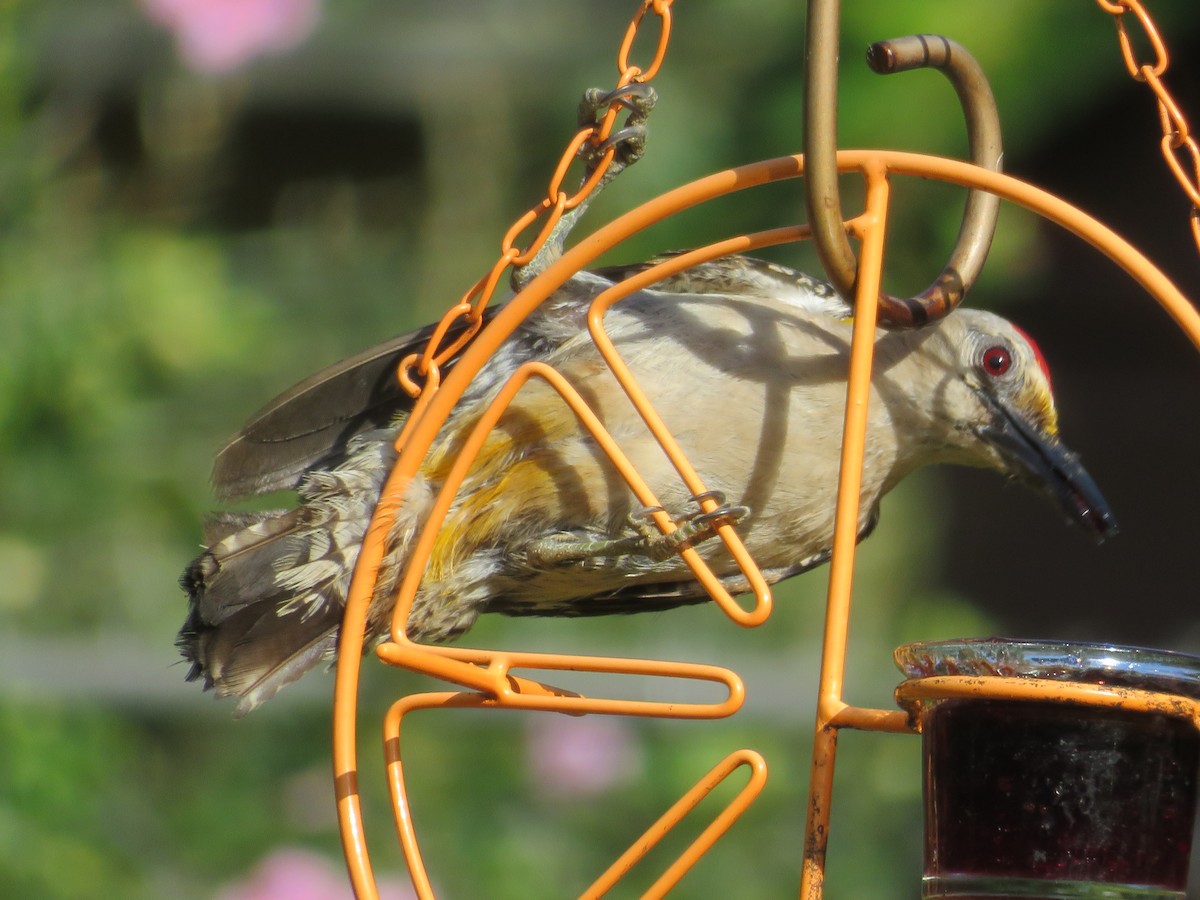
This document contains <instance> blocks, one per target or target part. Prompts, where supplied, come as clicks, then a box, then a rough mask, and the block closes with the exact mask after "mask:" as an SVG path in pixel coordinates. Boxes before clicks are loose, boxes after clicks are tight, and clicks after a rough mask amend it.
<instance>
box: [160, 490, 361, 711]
mask: <svg viewBox="0 0 1200 900" xmlns="http://www.w3.org/2000/svg"><path fill="white" fill-rule="evenodd" d="M303 512H304V510H303V508H301V509H296V510H289V511H284V512H269V513H242V514H237V515H221V516H219V517H216V518H214V519H212V520H211V521H210V522H209V523H208V525H207V527H206V536H207V538H208V540H209V542H210V545H209V548H208V549H207V550H205V551H204V553H202V554H201V555H200V556H199V557H197V558H196V559H195V560H194V561H193V562H192V564H191V565H190V566H189V567H188V568H187V570H186V571H185V572H184V574H183V578H182V579H181V584H182V585H183V588H184V590H185V591H187V593H188V598H189V612H188V617H187V620H186V621H185V622H184V625H183V628H182V629H181V630H180V632H179V636H178V638H177V640H176V645H177V646H178V647H179V649H180V652H181V653H182V654H183V656H184V658H185V659H186V660H188V661H189V662H190V663H191V664H192V668H191V670H190V671H189V673H188V676H187V678H188V680H189V681H194V680H196V679H201V678H202V679H203V680H204V687H205V689H206V690H208V689H213V690H215V692H216V694H217V696H219V697H229V696H238V697H241V698H242V700H241V702H240V703H239V705H238V707H237V710H236V711H235V713H234V714H235V715H236V716H241V715H245V714H246V713H247V712H249V711H250V710H252V709H254V708H255V707H256V706H258V705H259V704H260V703H262V702H263V701H265V700H266V699H268V698H269V697H271V696H273V695H274V694H275V693H276V692H277V691H278V690H279V689H280V688H281V687H283V686H284V685H286V684H289V683H290V682H292V681H295V680H296V679H297V678H299V677H300V676H301V675H302V674H303V673H304V672H305V671H307V670H308V669H310V668H312V667H313V666H315V665H316V664H317V663H319V662H320V661H321V660H322V659H325V658H328V657H330V656H332V654H333V651H334V649H335V646H336V642H337V630H338V626H339V625H340V623H341V615H342V608H343V603H342V596H341V594H342V587H341V585H340V579H339V577H338V575H339V574H340V573H341V572H342V571H343V567H341V566H332V565H331V566H327V567H325V569H324V570H321V569H320V567H317V566H314V564H313V563H311V562H307V565H308V568H309V571H324V572H325V573H326V574H325V575H324V577H313V578H311V579H304V581H305V583H304V584H303V585H300V584H298V583H297V582H298V580H299V579H297V577H296V574H295V568H296V565H297V561H298V560H305V561H307V560H309V559H310V558H311V557H312V556H313V555H314V547H313V546H310V545H312V544H314V543H315V544H316V545H318V546H317V547H316V548H315V549H316V551H317V552H318V554H319V551H320V549H323V548H324V544H323V542H322V541H320V540H317V541H315V542H314V541H313V540H311V538H312V535H313V533H312V532H306V531H305V527H306V526H305V520H304V516H303ZM318 534H319V532H318ZM302 571H303V570H302Z"/></svg>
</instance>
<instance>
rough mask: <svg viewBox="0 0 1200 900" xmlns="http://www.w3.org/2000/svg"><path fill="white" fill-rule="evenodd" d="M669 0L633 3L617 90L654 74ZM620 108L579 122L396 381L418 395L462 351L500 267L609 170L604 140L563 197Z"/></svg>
mask: <svg viewBox="0 0 1200 900" xmlns="http://www.w3.org/2000/svg"><path fill="white" fill-rule="evenodd" d="M673 2H674V0H643V2H642V5H641V6H640V7H638V11H637V12H636V13H635V14H634V16H633V19H632V21H630V23H629V27H628V28H627V29H626V31H625V38H624V40H622V41H621V47H620V50H618V51H617V75H618V77H617V84H616V88H617V89H620V88H623V87H625V86H626V85H630V84H634V83H639V84H644V83H646V82H649V81H650V79H652V78H653V77H654V76H655V75H657V74H658V70H659V69H660V68H661V67H662V63H663V59H664V58H665V57H666V54H667V44H668V43H669V41H670V38H671V4H672V3H673ZM649 12H653V13H654V15H655V16H657V17H658V25H659V31H658V40H657V42H656V44H655V49H654V58H653V59H652V60H651V61H650V63H649V64H648V65H647V66H646V67H645V68H642V67H641V66H638V65H636V64H634V63H631V62H630V61H629V56H630V53H631V52H632V50H633V43H634V41H635V40H636V39H637V36H638V29H639V28H640V27H641V25H642V20H643V19H644V18H645V17H646V14H647V13H649ZM621 106H622V103H621V101H620V99H619V98H615V99H613V100H612V101H611V102H610V103H609V105H608V109H607V110H605V111H604V112H603V114H600V113H597V118H596V120H595V121H594V122H591V123H589V124H586V125H581V127H580V129H579V131H577V132H576V133H575V136H574V137H573V138H571V140H570V142H569V143H568V144H567V148H566V150H564V151H563V154H562V157H561V158H560V159H559V161H558V165H557V166H555V167H554V174H553V175H551V177H550V184H549V186H548V187H547V188H546V196H545V197H543V198H542V199H541V200H540V201H538V202H537V203H536V204H534V205H533V207H531V208H530V209H529V210H527V211H526V212H525V213H524V214H523V215H521V216H520V217H519V218H518V219H517V220H516V221H515V222H513V224H512V227H511V228H509V229H508V231H507V232H506V233H505V235H504V238H503V240H502V241H501V242H500V258H499V259H497V260H496V262H495V263H494V264H493V265H492V267H491V269H490V270H488V273H487V274H486V275H484V276H483V277H482V278H480V279H479V281H477V282H475V284H474V285H473V286H472V287H471V289H470V290H468V291H467V292H466V294H464V295H463V298H462V300H460V301H459V302H458V303H457V304H456V305H455V306H453V307H451V308H450V310H449V311H447V313H446V314H445V316H443V317H442V320H441V321H440V322H439V323H438V326H437V329H436V330H435V331H434V333H433V336H432V337H430V339H429V343H428V344H427V345H426V346H425V350H424V352H422V353H420V354H416V353H414V354H412V355H411V356H408V357H406V358H405V359H404V361H403V362H401V364H400V376H399V377H400V384H401V385H402V386H403V387H404V389H405V390H406V391H408V393H409V394H410V395H412V396H413V397H416V396H418V395H419V394H420V392H421V390H422V387H423V385H424V382H425V380H426V378H427V376H428V375H429V372H430V370H431V369H433V368H437V367H440V366H442V365H444V364H445V362H446V360H448V359H450V358H451V357H452V356H454V355H455V354H456V353H458V352H459V351H460V350H462V348H463V347H465V346H466V345H467V344H468V343H470V341H471V339H472V338H473V337H475V335H476V334H478V333H479V329H480V327H482V325H483V310H484V307H486V306H487V305H488V303H490V302H491V299H492V294H493V293H494V292H495V290H496V285H497V284H499V283H500V278H501V276H502V275H503V274H504V273H505V271H507V270H508V268H509V267H510V266H520V265H524V264H525V263H527V262H529V261H530V260H531V259H533V258H534V256H536V255H537V252H538V251H539V250H541V248H542V246H543V245H544V244H545V243H546V240H547V238H549V237H550V233H551V232H552V231H553V230H554V226H555V225H557V224H558V221H559V219H561V218H562V216H563V213H565V212H567V211H568V210H572V209H574V208H575V207H577V206H578V205H579V204H580V203H582V202H583V201H584V200H585V199H586V198H587V197H588V196H589V195H590V194H591V193H592V191H593V190H595V189H596V185H597V184H599V183H600V181H601V179H602V178H603V177H604V175H605V173H606V172H608V170H609V167H610V166H611V165H612V161H613V159H614V157H615V156H616V152H617V143H616V142H612V143H609V144H608V146H607V149H605V150H604V152H603V154H601V155H600V157H599V158H598V159H597V160H596V161H595V162H594V163H593V165H594V168H593V169H592V171H591V173H590V174H589V175H588V178H587V180H586V181H585V182H584V183H583V184H582V185H580V187H579V189H578V190H577V191H576V192H575V193H574V194H570V195H568V194H567V192H566V191H564V190H563V186H562V185H563V181H565V180H566V177H567V173H568V171H570V169H571V163H572V162H574V161H575V160H576V158H577V157H578V156H579V151H580V150H581V149H582V148H583V146H584V144H587V143H590V144H591V145H592V146H593V147H594V148H596V149H600V148H601V147H604V146H605V143H606V142H607V141H608V139H609V137H610V135H611V134H612V130H613V126H614V125H615V124H616V121H617V116H618V115H619V114H620V111H621ZM543 216H545V217H546V221H545V222H543V223H542V225H541V229H540V230H539V231H538V233H537V235H536V236H535V237H534V239H533V241H532V243H530V244H529V246H528V247H526V248H525V249H524V250H521V249H518V247H517V239H518V238H519V237H520V236H521V234H522V233H523V232H524V231H525V230H526V229H527V228H529V226H530V225H532V224H534V223H535V222H537V220H538V219H540V218H542V217H543ZM460 319H461V320H463V322H464V323H465V325H466V328H465V329H464V330H463V331H462V332H461V333H460V334H458V335H457V336H456V337H455V339H454V340H453V341H451V342H450V344H449V345H448V346H445V347H443V346H442V341H443V340H444V339H445V337H446V334H447V333H449V332H450V330H451V329H452V328H453V326H454V325H455V324H456V323H458V321H459V320H460Z"/></svg>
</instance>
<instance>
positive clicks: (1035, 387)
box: [917, 309, 1117, 541]
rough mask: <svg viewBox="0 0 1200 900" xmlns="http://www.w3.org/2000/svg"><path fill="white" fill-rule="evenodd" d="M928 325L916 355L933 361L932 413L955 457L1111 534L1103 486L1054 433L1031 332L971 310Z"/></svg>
mask: <svg viewBox="0 0 1200 900" xmlns="http://www.w3.org/2000/svg"><path fill="white" fill-rule="evenodd" d="M931 331H933V332H934V333H933V334H931V335H930V337H929V339H928V340H922V342H921V343H922V346H921V349H920V350H919V351H918V354H917V355H919V356H922V357H924V358H925V359H926V364H927V365H929V364H931V365H932V371H933V375H934V379H935V385H934V389H933V397H934V401H933V409H932V410H930V412H931V414H932V415H933V416H934V417H935V419H938V420H940V422H938V423H937V425H938V426H940V427H938V428H937V429H936V430H937V431H940V432H941V434H943V435H944V436H945V437H946V440H947V441H948V443H949V445H950V448H951V456H952V458H953V461H954V462H959V463H965V464H968V465H975V466H983V467H986V468H991V469H995V470H997V471H999V472H1002V473H1004V474H1006V475H1009V476H1010V477H1012V478H1013V479H1014V480H1016V481H1020V482H1022V483H1025V484H1027V485H1029V486H1031V487H1033V488H1035V489H1037V490H1040V491H1041V492H1043V493H1045V494H1047V495H1049V496H1050V497H1051V498H1052V499H1053V500H1054V501H1055V502H1056V503H1057V504H1058V505H1059V506H1060V507H1061V508H1062V510H1063V511H1064V512H1065V513H1066V514H1067V517H1068V518H1069V519H1070V520H1072V521H1075V522H1078V523H1079V524H1080V525H1083V526H1084V527H1085V528H1088V529H1089V530H1090V531H1091V532H1092V533H1093V534H1094V535H1095V536H1096V538H1097V540H1100V541H1103V540H1104V539H1105V538H1107V537H1110V536H1112V535H1114V534H1116V531H1117V523H1116V520H1115V519H1114V517H1113V515H1112V512H1111V511H1110V510H1109V507H1108V503H1107V502H1106V501H1105V499H1104V497H1103V495H1102V494H1101V493H1100V489H1099V488H1098V487H1097V486H1096V483H1095V482H1094V481H1093V480H1092V478H1091V476H1090V475H1088V473H1087V471H1086V470H1085V469H1084V468H1083V466H1082V465H1081V464H1080V462H1079V458H1078V457H1077V456H1076V455H1075V454H1074V453H1072V452H1071V451H1070V450H1069V449H1068V448H1067V447H1066V446H1065V445H1064V444H1063V443H1062V440H1061V439H1060V438H1059V433H1058V412H1057V410H1056V409H1055V404H1054V395H1053V393H1052V392H1051V388H1050V370H1049V367H1048V366H1047V365H1046V361H1045V358H1044V357H1043V356H1042V353H1041V351H1040V350H1039V349H1038V346H1037V344H1036V343H1034V341H1033V339H1032V338H1030V337H1029V336H1028V335H1027V334H1025V333H1024V332H1023V331H1021V330H1020V329H1019V328H1017V327H1016V326H1014V325H1013V324H1012V323H1010V322H1007V321H1005V320H1004V319H1002V318H1000V317H999V316H996V315H993V314H992V313H988V312H985V311H982V310H976V309H959V310H957V311H956V312H955V313H953V314H951V315H950V316H948V317H947V318H946V319H945V320H943V323H941V326H940V327H939V328H937V329H931Z"/></svg>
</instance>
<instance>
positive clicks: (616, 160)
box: [579, 81, 658, 189]
mask: <svg viewBox="0 0 1200 900" xmlns="http://www.w3.org/2000/svg"><path fill="white" fill-rule="evenodd" d="M657 102H658V92H657V91H655V90H654V88H652V87H651V86H650V85H648V84H646V83H645V82H641V81H633V82H630V83H629V84H625V85H622V86H621V87H619V88H615V89H614V90H611V91H605V90H604V89H602V88H588V89H587V90H586V91H584V92H583V99H582V100H580V101H579V127H580V128H589V127H592V128H596V127H599V126H600V125H601V124H603V122H604V120H605V119H606V118H607V117H608V115H609V114H610V111H611V113H612V114H613V115H614V116H615V115H617V114H618V113H619V111H620V110H621V109H627V110H629V115H628V116H627V117H626V118H625V124H624V125H623V126H622V127H621V128H620V129H618V130H617V131H613V132H610V133H609V136H608V137H607V138H605V139H604V140H602V141H598V142H596V143H594V144H593V143H592V142H591V141H588V142H586V143H585V144H584V145H583V147H581V148H580V150H579V155H580V157H581V158H583V159H584V160H586V161H587V163H588V172H589V174H590V173H591V172H592V171H593V169H594V168H595V165H596V164H597V163H598V162H599V161H600V160H601V159H602V158H603V157H604V155H605V154H606V153H607V152H608V149H609V148H610V147H615V148H616V153H615V154H614V156H613V165H612V166H611V167H610V168H609V171H608V173H607V174H606V176H605V177H606V180H611V179H612V178H615V177H616V176H617V174H619V173H620V171H621V169H623V168H625V167H627V166H630V165H632V164H633V163H635V162H637V161H638V160H639V159H641V157H642V153H644V152H645V149H646V120H647V119H648V118H649V116H650V111H651V110H652V109H654V104H655V103H657ZM597 189H599V185H598V186H597Z"/></svg>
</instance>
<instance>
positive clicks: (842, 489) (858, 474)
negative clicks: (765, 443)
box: [800, 163, 888, 900]
mask: <svg viewBox="0 0 1200 900" xmlns="http://www.w3.org/2000/svg"><path fill="white" fill-rule="evenodd" d="M863 173H864V175H865V176H866V178H867V203H866V212H865V213H864V214H863V215H862V216H861V217H859V219H857V220H856V227H855V230H856V231H857V232H858V234H859V237H860V238H861V240H862V250H861V252H860V257H859V263H858V277H857V281H856V285H855V298H854V332H853V336H852V337H851V343H850V376H849V383H848V385H847V388H846V415H845V425H844V428H843V432H842V435H843V437H842V458H841V470H840V472H839V475H838V494H837V511H836V514H835V519H834V532H833V555H832V557H831V559H830V563H829V566H830V570H829V594H828V599H827V601H826V607H825V640H824V647H823V651H822V654H821V680H820V685H819V688H818V693H817V724H816V729H815V735H814V740H813V761H812V777H811V781H810V783H809V803H808V823H807V826H806V829H805V835H806V837H805V846H804V861H803V866H804V868H803V872H802V875H801V887H800V894H801V897H804V898H810V900H816V898H818V897H820V896H821V893H822V890H823V885H824V880H825V851H826V848H827V847H828V841H829V812H830V802H831V800H832V795H833V769H834V761H835V759H836V756H837V729H836V728H835V727H833V726H832V725H831V724H830V721H831V720H832V719H833V717H834V716H835V715H836V714H837V713H838V712H840V710H841V709H842V708H843V707H844V706H845V704H844V703H843V702H842V684H843V680H844V676H845V669H846V640H847V631H848V628H849V618H850V591H851V586H852V584H853V579H854V548H855V544H856V543H857V541H858V519H859V506H860V503H861V501H860V495H861V489H862V468H863V452H864V450H865V448H866V438H867V404H868V402H869V401H870V396H871V362H872V358H873V356H874V351H875V314H876V311H877V308H878V297H879V286H880V274H881V272H882V269H883V245H884V237H885V231H886V224H887V205H888V181H887V170H886V169H885V168H884V167H883V166H882V164H878V163H877V164H875V165H870V166H867V167H864V170H863Z"/></svg>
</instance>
